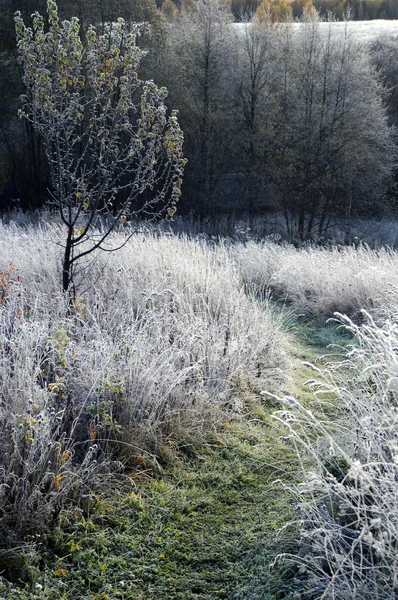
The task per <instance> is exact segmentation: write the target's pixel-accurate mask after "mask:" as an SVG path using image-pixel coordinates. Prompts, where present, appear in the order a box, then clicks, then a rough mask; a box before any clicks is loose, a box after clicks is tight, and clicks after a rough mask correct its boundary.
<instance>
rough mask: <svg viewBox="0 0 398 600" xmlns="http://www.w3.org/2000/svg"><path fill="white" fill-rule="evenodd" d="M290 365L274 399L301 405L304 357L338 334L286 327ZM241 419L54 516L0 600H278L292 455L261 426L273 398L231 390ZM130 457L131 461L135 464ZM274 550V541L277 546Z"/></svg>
mask: <svg viewBox="0 0 398 600" xmlns="http://www.w3.org/2000/svg"><path fill="white" fill-rule="evenodd" d="M294 337H295V338H296V341H297V342H296V343H295V344H293V354H294V357H295V359H294V364H293V369H292V373H291V376H290V378H289V379H288V380H287V382H286V384H285V389H284V390H283V392H284V393H288V394H291V395H295V396H296V397H298V399H300V400H301V401H307V400H308V401H311V395H310V394H309V392H308V390H307V389H306V388H304V387H303V386H302V382H303V381H305V380H306V379H308V378H309V377H310V376H311V371H310V369H308V367H305V366H303V365H302V364H301V362H302V361H303V360H306V361H310V362H313V361H314V360H315V359H316V357H317V356H318V355H320V354H325V352H326V349H325V345H326V344H327V343H332V342H333V343H334V342H336V341H337V340H339V343H340V344H341V345H345V344H346V343H347V342H348V339H347V337H346V336H343V335H341V333H339V332H338V331H336V330H335V329H332V328H330V327H327V328H326V327H325V328H322V329H319V327H312V326H311V325H309V324H306V325H301V326H297V327H296V330H295V333H294ZM242 395H243V397H244V404H245V408H246V410H247V415H246V416H244V417H240V418H239V419H236V420H230V421H227V418H226V420H225V422H224V423H220V425H219V428H218V431H215V432H213V433H212V434H208V435H207V439H206V442H205V443H203V444H202V445H200V446H199V447H197V448H195V447H193V446H191V445H190V444H189V440H188V442H187V443H185V444H184V442H183V440H181V439H180V440H175V439H174V438H173V437H171V436H170V438H168V439H167V440H166V441H165V443H164V446H163V448H162V453H161V455H162V458H163V467H161V466H159V467H158V468H157V469H155V468H154V467H153V465H151V464H148V463H147V462H146V460H145V458H144V457H140V458H139V461H138V464H137V468H136V469H135V470H134V471H133V472H132V473H131V475H130V476H123V478H122V480H121V481H120V482H115V485H114V488H113V489H112V490H111V493H108V494H105V493H104V494H102V495H97V496H96V497H95V498H94V497H93V498H86V499H85V500H83V501H80V503H77V504H76V505H74V506H71V508H70V509H68V510H67V511H64V512H63V513H61V515H60V518H59V521H58V524H57V526H56V529H55V530H54V531H53V532H52V534H51V535H50V536H49V537H48V538H47V539H43V540H42V542H41V543H40V542H39V543H37V540H35V544H34V545H32V547H31V551H30V553H29V552H27V553H26V557H25V559H24V563H23V566H22V568H21V569H20V571H19V572H17V574H18V576H19V577H20V578H24V579H25V581H24V582H22V581H19V584H18V585H16V584H15V585H11V584H6V583H5V580H3V587H2V584H1V583H0V598H19V599H20V600H28V599H29V600H36V599H43V600H44V599H45V600H50V599H53V600H62V599H64V600H66V599H68V600H74V599H76V600H77V599H82V600H83V599H87V600H106V599H109V600H116V599H134V600H177V599H181V600H191V599H192V600H194V599H195V600H216V599H221V598H227V599H229V600H232V599H234V600H235V599H236V600H240V599H242V600H260V599H261V600H278V599H279V598H288V597H289V595H288V589H289V578H290V577H293V576H294V572H293V571H292V570H289V569H285V570H283V571H276V573H274V574H273V575H272V576H270V575H269V573H268V564H269V562H270V561H271V560H272V558H273V556H275V555H276V554H277V553H278V552H279V551H280V550H281V549H286V548H287V547H289V549H290V550H291V549H292V548H294V544H295V542H294V532H293V534H292V535H293V538H292V539H290V538H289V536H288V535H285V536H284V537H283V538H282V539H281V541H280V542H276V541H275V540H276V535H277V532H278V530H279V529H280V528H281V527H283V526H284V525H285V524H286V523H288V522H289V520H290V519H292V518H294V516H295V508H294V506H293V505H292V500H291V497H290V495H289V493H288V491H287V490H286V489H285V488H284V487H283V485H280V484H274V483H273V482H274V481H275V480H281V481H282V482H285V483H287V484H288V483H289V481H292V480H297V459H296V457H295V454H294V452H293V450H292V449H291V448H290V447H289V446H288V445H287V443H286V442H285V441H284V440H283V439H282V437H283V433H282V432H281V431H278V430H277V429H276V428H275V426H274V425H273V424H272V420H271V418H270V413H271V412H272V411H273V410H274V409H275V408H277V407H278V406H277V402H274V401H271V402H270V401H268V400H264V399H261V398H260V397H259V396H254V395H253V394H251V393H250V392H248V391H247V390H242ZM140 461H141V462H140ZM280 544H283V545H284V546H283V547H282V546H281V545H280Z"/></svg>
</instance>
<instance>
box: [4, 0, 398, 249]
mask: <svg viewBox="0 0 398 600" xmlns="http://www.w3.org/2000/svg"><path fill="white" fill-rule="evenodd" d="M2 4H3V6H2V7H1V8H2V10H1V17H0V19H1V23H0V27H1V30H2V32H5V35H3V36H2V39H1V42H0V43H1V48H0V50H1V67H2V68H1V77H0V98H1V99H0V104H1V106H0V114H1V117H0V202H1V209H2V211H4V210H8V209H10V208H22V209H24V210H31V209H36V208H40V207H42V206H43V204H44V203H45V201H46V200H47V197H48V190H51V188H52V184H51V181H50V176H49V173H48V169H47V165H46V159H45V150H44V148H43V146H42V142H41V141H40V139H39V138H38V136H37V135H36V134H35V133H34V131H33V130H32V128H31V127H30V126H29V125H28V124H27V123H22V122H21V121H19V119H18V117H17V111H18V108H19V95H20V94H21V93H22V91H23V90H22V83H21V78H20V73H19V71H18V67H17V62H16V52H15V33H14V25H13V14H14V10H16V9H20V10H22V11H23V14H25V15H29V14H31V13H32V12H33V11H34V10H37V9H38V10H42V9H44V6H41V4H44V3H43V2H41V3H40V2H32V1H30V0H23V1H22V2H18V1H15V2H14V1H13V2H11V3H10V2H6V3H5V2H3V3H2ZM339 6H340V8H342V9H343V10H346V8H347V7H346V3H345V2H340V3H339V4H338V3H336V2H330V0H329V1H328V2H326V1H323V2H321V1H319V2H315V1H314V3H313V4H312V3H311V2H310V3H308V2H307V3H305V4H304V6H303V3H301V5H300V4H299V2H296V1H293V2H288V1H284V0H281V1H280V2H279V3H277V2H270V1H269V0H265V2H263V3H262V4H261V5H260V6H258V5H254V4H253V5H251V6H247V5H246V6H243V7H242V6H238V5H236V4H234V3H232V6H230V5H229V4H227V3H225V2H224V1H223V0H213V1H205V0H198V1H197V2H190V1H189V0H186V1H185V2H183V3H182V4H180V5H179V6H177V5H176V4H174V3H173V2H172V0H165V1H164V2H163V4H162V5H157V4H156V3H155V0H145V1H144V0H142V1H141V2H134V3H132V2H129V1H127V0H120V1H119V2H117V3H112V5H110V4H109V3H107V2H101V3H97V2H84V3H83V2H79V1H77V0H75V1H70V2H69V1H65V2H61V3H60V12H61V17H62V18H69V17H70V16H72V15H78V17H79V19H80V23H81V28H82V31H83V32H84V31H85V30H86V29H87V27H88V25H89V24H90V23H94V24H95V25H96V26H97V28H98V30H99V31H101V30H104V29H106V28H107V27H108V26H109V23H112V22H114V21H115V20H116V18H117V16H119V15H122V16H123V17H124V18H125V19H126V21H127V22H130V23H132V22H147V23H150V29H149V30H147V31H146V33H145V34H144V35H143V36H142V38H141V40H140V45H141V46H143V47H144V48H146V49H148V55H147V57H146V60H145V64H144V71H145V73H144V75H143V76H144V78H148V79H152V78H153V79H154V80H155V82H156V83H158V84H160V85H165V86H166V87H167V88H168V90H169V98H168V104H169V105H170V107H173V108H178V110H179V120H180V123H181V126H182V129H183V131H184V137H185V144H184V152H185V155H186V157H187V158H188V164H187V167H186V175H185V180H184V186H183V196H182V199H181V203H180V208H179V211H180V213H181V214H184V213H189V212H191V213H192V212H194V213H195V214H196V215H198V216H203V215H214V214H225V213H231V212H233V213H235V214H244V213H245V214H252V215H253V214H255V215H259V214H260V215H261V214H262V215H264V214H270V213H273V212H278V214H280V215H281V218H282V220H283V222H284V229H285V231H286V234H287V237H288V238H289V239H297V238H299V239H320V238H323V237H324V236H325V235H326V233H327V230H328V227H329V226H330V223H331V220H333V219H334V218H340V219H344V220H345V221H349V220H350V219H351V218H353V217H367V216H372V217H382V216H385V215H390V214H392V213H393V212H394V210H395V204H396V193H395V180H396V140H395V126H396V123H397V120H398V102H397V92H396V89H395V85H396V83H397V80H398V70H397V68H396V66H395V65H396V64H397V55H398V43H397V42H396V41H395V40H394V39H393V38H388V37H385V38H383V39H380V40H377V41H374V42H373V43H372V44H371V45H368V44H362V43H361V40H360V38H359V37H358V36H355V35H354V34H353V32H352V31H351V30H350V31H348V29H345V28H344V27H339V28H336V27H334V24H333V23H330V27H327V28H326V29H325V27H324V25H325V24H324V23H323V22H322V15H324V14H325V12H327V11H332V13H334V14H335V15H336V16H337V17H339V16H340V13H339V10H340V9H339V8H338V7H339ZM377 6H378V7H379V10H376V7H377ZM242 8H243V9H247V8H248V9H249V12H248V11H247V10H246V12H245V11H243V12H242V10H241V9H242ZM371 9H372V10H373V9H374V12H372V10H371ZM390 9H391V11H390ZM318 10H319V11H320V12H318ZM250 11H251V12H250ZM253 11H256V12H253ZM383 11H384V12H383ZM389 11H390V12H389ZM393 13H394V8H393V6H392V2H388V0H385V1H384V2H378V1H377V0H376V1H375V2H370V1H368V2H365V1H364V0H363V1H361V2H355V1H354V2H352V3H351V13H350V14H351V17H352V18H354V19H355V18H376V17H391V18H392V17H394V16H395V15H394V14H393ZM297 14H301V17H300V18H299V20H298V21H297V18H296V16H297ZM345 15H347V13H345ZM293 18H296V22H295V23H290V21H291V20H292V19H293ZM321 23H322V28H321V27H320V25H321ZM298 24H299V27H298V26H297V25H298Z"/></svg>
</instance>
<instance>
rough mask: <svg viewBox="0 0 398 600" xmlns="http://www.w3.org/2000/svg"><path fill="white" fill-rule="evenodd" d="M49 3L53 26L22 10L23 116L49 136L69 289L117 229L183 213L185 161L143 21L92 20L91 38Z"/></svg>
mask: <svg viewBox="0 0 398 600" xmlns="http://www.w3.org/2000/svg"><path fill="white" fill-rule="evenodd" d="M47 11H48V28H46V27H45V22H44V19H43V17H42V16H41V15H40V14H39V13H35V14H34V15H33V26H32V28H30V27H27V26H26V25H25V23H24V21H23V19H22V17H21V15H20V13H17V14H16V17H15V23H16V33H17V40H18V51H19V61H20V64H21V67H22V71H23V81H24V84H25V86H26V94H25V95H24V96H23V97H22V103H23V108H22V110H21V111H20V115H21V117H23V118H24V119H27V120H28V121H29V122H30V123H31V124H32V126H33V128H34V129H35V131H36V132H38V134H39V135H40V137H41V139H42V140H43V143H44V145H45V150H46V154H47V159H48V166H49V169H50V173H51V180H52V190H51V196H52V203H53V205H54V206H56V207H57V208H58V211H59V214H60V217H61V219H62V222H63V224H64V226H65V228H66V239H65V244H64V255H63V264H62V271H63V289H64V291H67V290H69V289H70V288H71V287H72V289H73V284H74V279H75V275H76V268H77V265H78V263H80V264H81V260H82V259H83V258H84V257H87V256H89V255H90V254H92V253H93V251H94V250H96V249H102V250H114V249H115V245H114V244H112V246H110V245H108V244H107V242H108V241H109V236H110V235H111V234H112V233H113V232H115V231H116V230H117V228H118V227H120V225H121V224H122V223H124V221H125V220H126V219H128V218H129V217H130V216H132V215H134V216H136V217H145V218H146V219H149V220H151V219H157V218H159V217H160V216H164V215H167V214H173V213H174V211H175V208H176V206H175V205H176V202H177V201H178V199H179V196H180V187H181V183H182V175H183V167H184V163H185V161H184V158H183V155H182V142H183V137H182V132H181V129H180V127H179V124H178V121H177V115H176V113H175V112H172V113H171V114H170V115H169V116H168V115H167V110H166V106H165V98H166V96H167V90H166V89H165V88H159V87H157V86H156V85H155V83H154V82H153V81H142V80H141V79H140V77H139V75H138V70H139V67H140V61H141V59H142V57H143V55H144V52H143V51H142V50H140V48H139V47H138V46H137V43H136V42H137V37H138V35H139V32H140V29H139V27H138V26H133V27H132V28H130V29H129V31H127V30H126V27H125V23H124V21H123V20H122V19H119V20H118V22H117V24H113V25H112V30H111V31H110V32H105V33H104V34H103V35H100V36H98V35H97V32H96V29H95V28H94V27H93V26H91V27H89V28H88V30H87V35H86V40H85V44H83V41H82V39H81V36H80V31H79V21H78V19H77V18H72V19H71V20H70V21H63V22H62V23H61V22H60V20H59V17H58V10H57V5H56V3H55V1H54V0H48V2H47ZM126 239H127V238H126V237H124V238H123V241H121V243H120V245H122V244H124V243H125V242H126Z"/></svg>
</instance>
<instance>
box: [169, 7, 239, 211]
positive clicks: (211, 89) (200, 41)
mask: <svg viewBox="0 0 398 600" xmlns="http://www.w3.org/2000/svg"><path fill="white" fill-rule="evenodd" d="M232 19H233V17H232V14H231V12H230V8H229V5H228V3H227V2H225V0H197V1H196V2H195V3H194V4H193V5H192V7H186V8H183V9H182V10H181V13H180V15H179V17H178V19H177V20H176V22H175V24H174V25H173V27H172V28H171V31H170V61H172V63H173V65H172V66H171V67H170V70H171V72H172V79H173V81H172V83H171V90H172V97H173V100H174V101H175V102H176V104H177V105H178V106H179V109H180V118H181V123H182V125H183V129H184V132H185V137H186V151H187V156H188V169H187V178H186V180H187V181H188V180H189V182H190V184H191V191H192V193H193V194H194V196H195V197H196V200H197V202H198V203H199V204H201V205H203V206H207V209H208V207H209V203H210V199H211V193H212V188H213V184H214V174H215V172H216V168H217V163H218V161H219V160H220V159H221V158H222V153H221V152H220V142H221V131H222V122H223V118H224V117H223V110H222V109H223V106H224V103H226V102H227V101H228V98H226V96H225V88H224V87H223V85H222V82H223V77H224V68H223V65H224V64H225V58H224V57H225V53H226V51H227V43H226V39H227V30H228V27H227V26H228V24H229V23H231V21H232Z"/></svg>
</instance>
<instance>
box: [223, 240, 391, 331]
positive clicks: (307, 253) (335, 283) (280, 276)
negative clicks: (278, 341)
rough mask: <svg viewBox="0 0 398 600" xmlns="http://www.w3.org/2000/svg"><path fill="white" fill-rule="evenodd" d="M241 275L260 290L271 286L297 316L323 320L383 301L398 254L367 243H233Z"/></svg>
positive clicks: (245, 283) (389, 286) (274, 294)
mask: <svg viewBox="0 0 398 600" xmlns="http://www.w3.org/2000/svg"><path fill="white" fill-rule="evenodd" d="M233 254H234V257H235V260H236V262H237V264H238V266H239V270H240V274H241V279H242V282H243V283H244V285H245V286H246V287H247V288H249V289H254V290H256V291H257V292H258V293H263V292H264V291H265V290H271V291H272V295H273V297H274V298H279V299H282V300H286V302H287V304H288V305H289V306H291V307H292V308H293V309H294V311H295V312H296V314H302V315H304V316H306V317H308V318H316V319H322V320H325V319H327V318H329V317H331V316H332V315H333V313H334V312H335V311H338V312H341V313H344V314H347V315H350V316H355V315H359V312H360V310H361V309H362V308H365V309H371V308H373V307H374V306H379V305H381V304H382V303H383V302H384V301H385V300H387V301H388V297H389V295H390V293H391V285H395V286H397V285H398V253H397V252H396V251H394V250H391V249H389V248H380V249H377V250H372V249H370V248H368V247H366V246H361V247H359V248H355V247H353V246H348V247H342V246H339V247H331V248H319V247H312V246H308V247H304V248H295V247H294V246H291V245H277V244H272V243H263V244H256V243H254V242H249V243H248V244H240V245H236V246H234V247H233Z"/></svg>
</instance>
